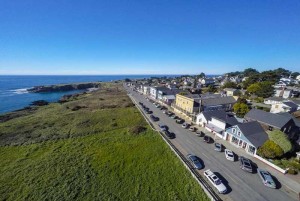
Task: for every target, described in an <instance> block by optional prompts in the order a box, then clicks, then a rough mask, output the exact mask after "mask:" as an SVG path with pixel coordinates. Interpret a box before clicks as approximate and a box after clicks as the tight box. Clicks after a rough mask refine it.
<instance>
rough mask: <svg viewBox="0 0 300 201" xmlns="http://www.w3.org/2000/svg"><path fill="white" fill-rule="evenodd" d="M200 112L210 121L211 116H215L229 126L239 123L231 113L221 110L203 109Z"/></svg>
mask: <svg viewBox="0 0 300 201" xmlns="http://www.w3.org/2000/svg"><path fill="white" fill-rule="evenodd" d="M202 114H203V116H204V117H205V119H206V120H207V121H211V119H212V118H215V119H218V120H220V121H223V122H224V123H226V124H228V125H229V126H233V125H237V124H239V122H238V121H237V119H236V118H235V117H233V115H232V114H228V113H226V112H225V111H223V110H214V111H203V112H202ZM199 115H200V114H199Z"/></svg>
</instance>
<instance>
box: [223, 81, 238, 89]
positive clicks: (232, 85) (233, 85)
mask: <svg viewBox="0 0 300 201" xmlns="http://www.w3.org/2000/svg"><path fill="white" fill-rule="evenodd" d="M223 88H237V84H236V83H234V82H230V81H228V82H225V83H224V85H223Z"/></svg>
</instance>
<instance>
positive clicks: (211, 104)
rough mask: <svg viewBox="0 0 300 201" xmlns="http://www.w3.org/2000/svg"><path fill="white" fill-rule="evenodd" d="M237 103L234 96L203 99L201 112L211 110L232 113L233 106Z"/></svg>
mask: <svg viewBox="0 0 300 201" xmlns="http://www.w3.org/2000/svg"><path fill="white" fill-rule="evenodd" d="M235 103H236V99H235V98H233V97H232V96H224V97H214V98H205V97H203V98H202V99H201V108H200V111H211V110H225V111H230V110H231V109H232V107H233V105H234V104H235Z"/></svg>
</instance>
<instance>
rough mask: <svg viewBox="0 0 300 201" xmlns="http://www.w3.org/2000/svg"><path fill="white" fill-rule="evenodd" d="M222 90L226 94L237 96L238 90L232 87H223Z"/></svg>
mask: <svg viewBox="0 0 300 201" xmlns="http://www.w3.org/2000/svg"><path fill="white" fill-rule="evenodd" d="M224 91H225V92H226V95H227V96H238V95H239V94H240V90H239V89H234V88H225V89H224Z"/></svg>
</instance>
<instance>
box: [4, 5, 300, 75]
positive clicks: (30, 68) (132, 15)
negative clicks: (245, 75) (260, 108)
mask: <svg viewBox="0 0 300 201" xmlns="http://www.w3.org/2000/svg"><path fill="white" fill-rule="evenodd" d="M247 67H253V68H256V69H258V70H260V71H262V70H268V69H273V68H276V67H284V68H287V69H289V70H291V71H300V1H299V0H289V1H284V0H272V1H271V0H205V1H202V0H105V1H104V0H82V1H79V0H36V1H33V0H0V74H197V73H200V72H202V71H203V72H205V73H207V74H220V73H224V72H228V71H236V70H243V69H244V68H247Z"/></svg>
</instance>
